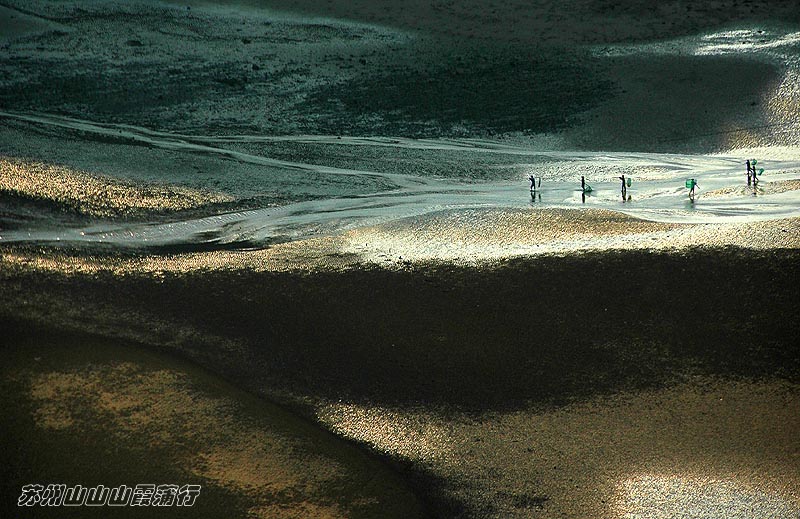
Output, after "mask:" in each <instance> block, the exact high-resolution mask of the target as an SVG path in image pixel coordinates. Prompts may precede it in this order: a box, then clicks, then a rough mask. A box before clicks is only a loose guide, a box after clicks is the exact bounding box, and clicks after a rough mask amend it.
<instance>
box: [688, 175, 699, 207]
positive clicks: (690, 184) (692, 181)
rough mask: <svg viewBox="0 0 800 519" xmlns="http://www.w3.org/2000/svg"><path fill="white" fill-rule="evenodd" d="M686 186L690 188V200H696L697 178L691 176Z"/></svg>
mask: <svg viewBox="0 0 800 519" xmlns="http://www.w3.org/2000/svg"><path fill="white" fill-rule="evenodd" d="M686 187H688V188H689V200H691V201H694V191H695V188H697V187H698V186H697V180H695V179H693V178H690V179H689V180H687V181H686Z"/></svg>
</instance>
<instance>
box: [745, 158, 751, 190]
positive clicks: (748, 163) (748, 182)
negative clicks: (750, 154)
mask: <svg viewBox="0 0 800 519" xmlns="http://www.w3.org/2000/svg"><path fill="white" fill-rule="evenodd" d="M745 164H746V165H747V185H748V186H749V185H750V159H747V161H746V162H745Z"/></svg>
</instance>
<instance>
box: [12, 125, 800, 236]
mask: <svg viewBox="0 0 800 519" xmlns="http://www.w3.org/2000/svg"><path fill="white" fill-rule="evenodd" d="M0 116H2V117H3V119H4V120H11V121H23V122H25V123H28V124H34V125H35V126H37V127H45V128H47V130H48V131H55V132H61V131H65V132H71V131H76V130H77V131H80V132H82V134H83V135H85V136H86V135H88V139H87V142H92V141H96V140H98V139H101V138H104V137H105V138H111V137H113V138H114V139H117V140H122V141H124V142H126V143H134V144H135V145H139V146H142V145H144V146H146V147H147V150H146V151H144V152H143V153H145V154H146V153H150V154H152V153H153V150H155V152H160V151H162V150H167V151H169V152H172V153H179V154H181V156H182V158H183V160H185V161H187V162H188V163H191V162H192V159H193V158H195V157H197V158H204V157H208V156H212V157H221V158H222V159H223V160H224V161H227V162H233V163H234V165H235V166H240V165H242V164H244V165H246V166H247V167H251V168H254V170H253V171H255V172H254V173H251V176H252V182H253V183H254V186H253V187H251V190H252V191H254V192H257V191H259V190H267V189H268V188H269V187H270V185H271V183H272V181H273V177H272V175H271V173H272V172H274V171H276V170H277V171H280V172H282V173H284V174H286V175H288V176H289V177H291V178H292V179H293V180H292V184H291V185H287V186H286V189H287V190H289V191H291V190H292V189H294V190H295V192H294V193H293V194H295V195H297V198H299V199H301V200H300V201H297V202H291V198H292V197H291V196H289V197H288V198H289V203H283V204H280V203H279V201H277V200H269V199H267V200H262V201H260V205H261V206H262V207H258V208H255V209H247V210H233V211H224V210H223V211H222V212H221V214H220V210H219V208H215V209H214V210H210V211H207V212H209V213H214V214H207V215H202V214H200V215H199V217H198V215H197V214H196V213H195V214H193V215H192V217H191V218H187V219H178V221H175V219H174V218H173V219H170V220H171V221H164V219H163V218H159V217H153V218H149V219H147V220H146V221H136V222H131V221H123V222H120V221H108V220H102V219H96V220H93V221H88V222H84V223H83V224H82V225H75V224H74V223H72V222H63V221H59V220H58V218H57V217H56V218H54V219H51V220H45V221H44V222H35V223H31V224H29V225H22V226H20V227H19V228H16V229H9V230H3V231H0V239H1V240H2V241H3V242H4V243H19V242H34V243H47V242H69V243H103V244H111V245H114V246H119V247H154V246H166V245H170V246H174V245H205V246H212V247H213V246H214V245H225V246H231V245H233V246H236V245H237V244H241V245H242V246H246V247H261V246H266V245H268V244H270V243H274V242H278V241H287V240H296V239H302V238H307V237H311V236H318V235H325V234H333V233H337V232H340V231H343V230H348V229H353V228H357V227H361V226H365V225H373V224H378V223H385V222H390V221H393V220H397V219H401V218H406V217H411V216H420V215H425V214H428V213H433V212H438V211H442V210H454V209H469V208H481V209H515V208H516V209H519V208H527V207H535V208H583V207H586V208H595V209H608V210H614V211H618V212H622V213H625V214H628V215H631V216H634V217H637V218H641V219H645V220H650V221H656V222H670V223H733V222H748V221H763V220H770V219H779V218H787V217H793V216H798V215H800V190H797V189H792V187H794V186H793V185H792V184H788V186H789V188H786V186H787V181H790V180H794V179H796V178H797V175H798V172H799V171H800V156H798V155H797V152H796V150H793V149H779V148H776V149H768V148H766V149H759V150H752V151H753V153H758V156H760V157H763V158H762V159H761V160H760V161H759V163H758V167H759V168H761V167H763V168H764V169H765V173H764V174H763V175H762V176H761V177H760V179H761V181H760V183H759V186H758V188H756V189H754V188H751V187H747V186H746V183H745V174H744V166H743V163H744V160H745V159H746V157H747V156H745V155H743V154H718V155H681V154H659V153H621V152H568V151H558V152H554V151H547V150H540V149H535V148H532V147H525V146H522V145H517V144H506V143H503V142H502V141H485V140H483V141H482V140H470V139H463V140H453V139H440V140H437V139H426V140H414V139H395V138H357V137H354V138H350V137H339V136H297V137H278V138H270V137H259V136H250V135H241V136H227V137H213V136H187V135H179V134H174V133H167V132H157V131H152V130H148V129H144V128H138V127H134V126H129V125H111V124H98V123H93V122H88V121H82V120H75V119H71V118H63V117H56V116H42V115H31V114H19V113H7V112H6V113H0ZM51 142H52V141H51ZM55 142H56V143H57V142H58V141H57V140H55ZM242 144H251V145H252V144H258V145H261V146H262V149H261V150H256V151H253V152H245V151H239V149H237V147H238V146H241V145H242ZM275 145H280V146H282V148H281V150H280V153H283V154H285V155H291V156H292V157H294V160H286V159H276V158H273V157H272V156H271V152H272V151H274V149H273V148H271V147H270V146H275ZM97 146H100V147H101V149H102V148H103V147H104V146H105V147H106V148H107V147H109V146H112V147H113V146H115V144H110V145H109V144H98V145H97ZM308 146H315V147H316V148H315V149H314V150H313V153H311V154H313V160H314V162H313V163H312V162H303V161H302V155H303V154H304V153H308V151H307V147H308ZM287 150H288V151H287ZM104 151H106V150H105V149H104ZM399 154H402V157H403V168H402V170H403V171H404V172H403V173H399V172H397V170H398V167H397V162H398V155H399ZM96 155H101V154H100V153H96ZM773 155H774V156H777V157H780V158H774V159H773V158H772V156H773ZM361 156H365V157H367V158H366V159H365V161H364V162H366V163H367V165H368V166H369V167H370V169H366V168H365V169H356V168H353V167H341V166H337V165H336V163H337V162H346V163H348V164H352V163H358V161H359V157H361ZM126 160H129V161H132V160H133V159H126ZM101 162H102V161H101ZM434 162H439V163H444V164H445V165H446V166H447V167H448V170H447V171H446V172H445V174H437V172H435V171H434V172H431V171H430V165H431V164H432V163H434ZM476 163H477V164H479V165H480V166H478V167H476ZM132 165H133V164H132V163H131V166H132ZM131 169H132V170H134V171H135V168H133V167H132V168H131ZM176 169H177V171H176V172H175V173H174V174H173V172H172V171H163V170H162V171H161V172H160V173H161V178H162V181H166V182H170V181H172V182H171V183H173V184H177V185H184V186H190V187H194V186H196V185H197V184H196V183H194V182H192V179H191V178H190V177H186V176H185V175H184V174H183V173H182V172H181V171H180V168H176ZM259 169H261V173H262V177H261V178H259V177H258V170H259ZM462 170H463V171H464V175H463V176H461V175H460V174H459V173H460V171H462ZM476 170H480V171H478V172H477V173H476ZM416 171H419V173H418V174H415V172H416ZM529 175H534V176H536V177H538V178H541V184H540V185H538V186H537V189H536V191H535V192H533V191H531V190H530V189H529V181H528V180H527V177H528V176H529ZM619 175H625V176H626V178H631V179H632V185H631V187H630V188H627V190H626V192H625V195H626V196H625V197H623V196H622V193H621V189H620V186H621V182H620V180H619V179H618V176H619ZM210 176H211V177H212V178H214V179H217V180H218V184H219V185H220V186H221V190H222V191H223V192H226V191H227V193H228V194H229V195H233V196H238V198H239V199H246V198H247V195H246V194H245V193H244V192H243V191H241V190H239V191H235V190H231V189H228V188H227V182H230V180H226V176H227V171H226V170H222V169H220V170H217V171H214V172H211V174H210ZM581 176H584V177H586V181H587V184H589V185H590V186H591V187H592V191H591V192H589V193H585V194H584V193H583V192H582V191H581V189H580V177H581ZM187 178H188V180H187ZM688 178H695V179H697V182H698V187H699V190H698V192H697V194H696V196H695V198H694V200H691V199H690V197H689V196H688V190H687V189H686V188H685V186H684V183H685V180H686V179H688ZM332 179H333V180H332ZM127 180H133V181H134V182H136V181H138V182H141V185H142V187H143V188H144V187H146V186H148V183H147V182H142V181H141V179H136V178H135V175H128V178H127ZM331 185H333V186H334V188H332V189H329V187H330V186H331ZM308 186H314V187H315V188H316V190H317V192H316V193H315V194H314V196H313V197H311V199H310V200H302V198H303V197H304V196H305V195H307V194H308V191H307V189H306V188H307V187H308ZM255 203H256V204H259V202H258V201H257V202H255ZM249 205H253V204H252V203H251V204H249ZM263 206H267V207H263ZM232 207H234V208H235V207H236V206H235V204H233V205H232ZM543 225H547V222H543Z"/></svg>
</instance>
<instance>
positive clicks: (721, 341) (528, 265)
mask: <svg viewBox="0 0 800 519" xmlns="http://www.w3.org/2000/svg"><path fill="white" fill-rule="evenodd" d="M798 259H800V257H798V252H797V251H781V250H777V251H770V252H763V253H762V252H752V251H744V250H739V249H719V250H718V249H698V250H694V251H691V252H688V253H686V254H667V253H649V252H646V251H645V252H615V253H602V254H601V253H598V254H587V255H580V256H571V257H562V258H554V257H541V258H532V259H526V260H515V261H509V262H506V263H504V264H501V265H498V266H495V267H492V268H485V269H476V268H474V267H472V268H470V267H454V266H448V265H428V266H419V267H414V268H412V269H409V270H399V271H389V270H383V269H379V268H368V269H364V270H351V271H345V272H319V273H312V274H308V273H305V274H304V273H254V272H249V271H241V270H237V271H228V272H225V271H212V272H204V271H193V272H192V273H190V274H186V275H172V274H166V275H165V276H164V277H158V278H152V277H150V276H143V275H129V276H124V277H118V276H114V275H111V274H101V275H97V276H91V277H90V276H76V277H72V278H70V279H63V278H62V277H61V276H57V275H54V276H41V277H40V278H39V279H37V280H35V281H34V280H29V279H26V275H25V274H19V275H12V276H10V278H11V279H9V280H8V281H7V283H6V286H7V287H8V288H9V290H8V291H7V293H8V296H7V298H6V302H5V303H6V304H5V305H4V307H5V310H4V311H3V313H4V314H6V315H8V314H9V313H11V314H12V315H13V313H14V310H11V311H9V308H13V306H11V307H10V306H8V305H13V304H14V301H15V300H17V299H23V300H24V297H25V293H24V291H25V290H34V291H36V290H39V291H41V290H46V291H48V294H50V296H49V297H52V299H53V300H54V301H58V300H67V301H74V302H75V303H74V304H76V305H79V304H80V303H79V302H80V301H81V300H83V299H84V298H87V297H88V298H90V299H92V300H93V301H95V302H96V303H98V304H102V305H103V308H105V310H103V311H101V312H97V311H96V310H95V313H93V314H92V315H86V316H85V319H86V322H87V323H91V322H106V323H108V322H118V323H119V324H118V327H119V328H120V329H122V328H124V327H125V326H127V325H128V324H127V323H125V315H134V316H135V315H147V314H148V313H149V314H150V315H156V316H159V319H164V320H172V321H174V322H176V323H182V324H181V326H184V325H189V326H191V327H192V328H193V329H195V330H197V331H198V332H199V333H198V334H193V335H192V336H190V337H188V338H180V337H175V338H173V337H169V338H167V337H163V334H164V333H165V331H164V329H163V326H162V327H161V329H160V332H159V333H160V335H159V336H158V337H152V338H150V339H149V341H152V342H153V343H155V344H164V345H166V344H169V347H170V348H174V349H178V350H180V351H181V353H182V354H185V355H188V356H189V357H191V358H193V359H194V360H196V361H198V362H200V363H201V364H203V365H205V366H207V367H209V368H211V369H213V370H215V371H216V372H219V373H221V374H223V375H224V376H226V377H228V378H230V379H235V380H236V381H237V383H238V384H241V385H242V386H244V387H247V388H249V389H250V390H253V391H256V392H264V391H266V393H267V394H269V393H273V392H278V393H281V394H285V393H284V392H285V391H287V390H288V391H290V392H292V393H294V394H297V395H306V396H312V397H320V398H324V399H348V400H353V401H363V402H370V403H373V404H381V405H414V406H416V405H424V406H428V405H432V406H434V407H442V406H443V407H447V408H458V409H464V410H474V411H482V410H490V409H509V408H517V407H519V406H525V405H529V404H531V403H536V404H542V405H553V404H556V405H557V404H561V403H565V402H569V401H575V400H576V399H577V400H580V399H583V398H589V397H592V396H595V395H598V394H606V393H610V392H614V391H619V390H628V389H639V388H647V387H658V386H662V385H665V384H670V383H675V382H680V381H683V380H686V378H687V377H691V376H693V375H698V374H702V375H718V376H734V377H740V376H741V377H764V376H769V377H773V376H778V377H783V378H787V379H790V380H798V377H799V376H800V348H798V346H797V344H796V341H795V340H794V339H793V338H794V337H797V335H798V333H800V324H798V322H797V319H796V318H795V311H794V309H796V308H797V307H798V304H800V291H798V289H797V285H796V279H798V274H800V272H798V265H800V262H798ZM17 292H19V293H17ZM93 308H97V306H93ZM129 310H133V313H129ZM87 312H88V311H87ZM74 324H75V323H74V322H73V323H72V325H74ZM142 324H143V323H136V325H137V326H141V325H142ZM144 324H145V325H146V323H144ZM112 329H113V328H112ZM112 333H113V332H112ZM204 337H225V338H229V339H233V340H234V341H236V343H237V344H243V345H244V349H243V350H242V351H239V352H234V353H232V352H231V351H221V350H220V349H219V348H218V347H215V346H213V341H206V340H205V339H204Z"/></svg>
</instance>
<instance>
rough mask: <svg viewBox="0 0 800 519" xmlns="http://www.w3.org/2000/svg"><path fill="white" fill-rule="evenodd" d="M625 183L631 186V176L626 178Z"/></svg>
mask: <svg viewBox="0 0 800 519" xmlns="http://www.w3.org/2000/svg"><path fill="white" fill-rule="evenodd" d="M625 184H627V186H628V187H631V177H628V178H626V179H625Z"/></svg>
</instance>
